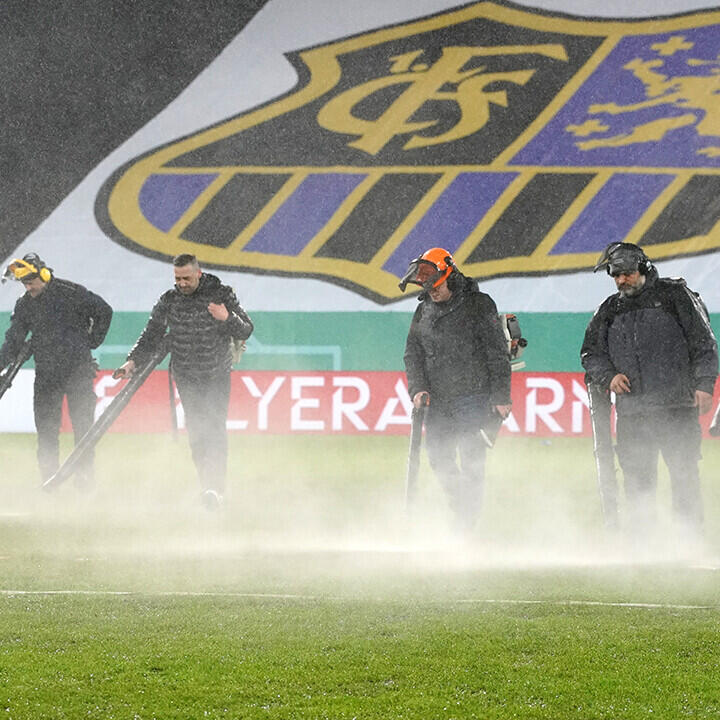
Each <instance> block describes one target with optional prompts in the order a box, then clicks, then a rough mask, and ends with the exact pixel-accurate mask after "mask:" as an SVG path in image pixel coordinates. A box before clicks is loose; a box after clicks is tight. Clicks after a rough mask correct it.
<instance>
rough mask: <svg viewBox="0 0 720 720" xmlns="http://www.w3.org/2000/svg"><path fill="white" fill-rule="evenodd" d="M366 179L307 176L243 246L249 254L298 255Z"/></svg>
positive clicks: (334, 175) (327, 175)
mask: <svg viewBox="0 0 720 720" xmlns="http://www.w3.org/2000/svg"><path fill="white" fill-rule="evenodd" d="M365 177H366V175H360V174H352V175H350V174H346V173H318V174H317V175H309V176H308V177H306V178H305V180H303V181H302V182H301V183H300V185H299V186H298V188H297V189H296V190H295V192H294V193H293V194H292V195H291V196H290V197H289V198H288V199H287V200H286V201H285V202H284V203H283V204H282V205H281V206H280V207H279V208H278V209H277V211H276V212H275V214H274V215H273V216H272V217H271V218H270V219H269V220H268V221H267V222H266V223H265V225H263V227H262V228H260V230H258V232H257V233H256V234H255V235H254V237H253V238H252V239H251V240H250V242H249V243H248V244H247V245H246V246H245V250H247V251H250V252H262V253H270V254H273V255H298V254H299V253H300V252H301V251H302V250H303V249H304V248H305V246H306V245H307V244H308V243H309V242H310V241H311V240H312V239H313V238H314V237H315V235H317V233H319V232H320V231H321V230H322V229H323V227H325V225H326V223H327V222H328V220H330V218H331V217H332V216H333V215H334V213H335V212H336V211H337V209H338V208H339V207H340V205H341V204H342V203H343V201H344V200H345V199H346V198H347V196H348V195H349V194H350V193H351V192H352V191H353V190H354V189H355V188H356V187H357V186H358V185H359V184H360V183H361V182H362V181H363V180H364V179H365Z"/></svg>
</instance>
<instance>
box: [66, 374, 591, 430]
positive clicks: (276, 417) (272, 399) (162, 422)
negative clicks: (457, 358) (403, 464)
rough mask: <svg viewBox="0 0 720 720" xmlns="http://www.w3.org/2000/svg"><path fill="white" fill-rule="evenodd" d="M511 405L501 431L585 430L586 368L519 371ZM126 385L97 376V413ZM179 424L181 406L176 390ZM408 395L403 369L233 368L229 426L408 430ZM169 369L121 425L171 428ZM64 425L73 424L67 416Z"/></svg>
mask: <svg viewBox="0 0 720 720" xmlns="http://www.w3.org/2000/svg"><path fill="white" fill-rule="evenodd" d="M512 380H513V386H512V397H513V412H512V415H511V416H510V418H508V420H507V421H506V423H505V425H504V427H503V429H502V433H503V434H506V435H507V434H510V435H532V436H538V437H552V436H576V437H577V436H587V435H590V432H591V430H590V417H589V413H588V409H587V406H588V403H587V394H586V391H585V385H584V383H583V376H582V373H524V372H519V373H513V376H512ZM121 387H122V385H121V383H120V381H116V380H113V378H112V376H111V375H110V373H109V372H102V373H100V374H99V375H98V379H97V381H96V384H95V392H96V394H97V396H98V405H97V410H96V416H99V414H100V413H101V412H102V411H103V410H104V408H105V407H107V405H108V404H109V403H110V401H111V400H112V398H113V396H114V395H115V394H116V393H117V392H118V391H119V390H120V388H121ZM174 402H175V406H176V412H177V416H178V421H179V427H181V428H182V427H183V426H184V417H183V409H182V405H181V404H180V400H179V398H178V397H177V393H175V400H174ZM410 409H411V404H410V397H409V396H408V393H407V385H406V383H405V375H404V374H403V373H402V372H278V371H255V372H234V373H233V374H232V391H231V398H230V409H229V412H228V430H230V431H239V432H248V433H273V434H284V433H338V434H362V433H368V434H385V433H389V434H400V435H402V434H407V432H408V430H409V427H410ZM170 422H171V421H170V405H169V391H168V378H167V372H165V371H160V370H158V371H155V372H154V373H152V375H151V376H150V377H149V378H148V380H147V381H146V382H145V384H144V385H143V386H142V387H141V388H140V390H138V392H137V393H136V395H135V396H134V397H133V399H132V400H131V401H130V403H129V405H128V406H127V407H126V408H125V410H124V411H123V412H122V413H121V415H120V416H119V417H118V419H117V420H116V421H115V423H114V424H113V426H112V428H111V430H112V431H115V432H166V431H168V430H169V429H170ZM64 428H65V429H68V428H69V425H68V422H67V418H65V419H64Z"/></svg>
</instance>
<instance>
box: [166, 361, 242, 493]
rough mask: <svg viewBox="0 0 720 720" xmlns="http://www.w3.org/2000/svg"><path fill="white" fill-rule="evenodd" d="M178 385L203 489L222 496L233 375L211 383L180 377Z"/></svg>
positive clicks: (227, 374) (177, 379) (216, 378)
mask: <svg viewBox="0 0 720 720" xmlns="http://www.w3.org/2000/svg"><path fill="white" fill-rule="evenodd" d="M175 383H176V385H177V389H178V393H179V395H180V400H181V401H182V404H183V409H184V411H185V427H186V428H187V432H188V439H189V441H190V449H191V450H192V457H193V462H194V463H195V467H196V469H197V473H198V479H199V480H200V486H201V487H202V489H203V490H215V491H217V492H218V493H221V494H222V493H224V492H225V475H226V473H227V412H228V404H229V402H230V373H222V374H221V375H220V376H218V377H214V378H211V379H209V380H193V379H188V378H182V377H179V376H178V377H176V378H175Z"/></svg>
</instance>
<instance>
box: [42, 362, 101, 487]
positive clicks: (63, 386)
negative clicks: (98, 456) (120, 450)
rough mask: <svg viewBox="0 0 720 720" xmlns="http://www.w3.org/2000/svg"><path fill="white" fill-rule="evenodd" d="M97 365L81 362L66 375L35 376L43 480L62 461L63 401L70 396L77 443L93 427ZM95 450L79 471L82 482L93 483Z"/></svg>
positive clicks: (77, 478) (69, 409) (85, 458)
mask: <svg viewBox="0 0 720 720" xmlns="http://www.w3.org/2000/svg"><path fill="white" fill-rule="evenodd" d="M94 378H95V366H94V365H91V364H87V365H80V366H78V367H75V368H73V370H72V371H71V372H70V373H67V374H65V376H64V377H63V375H62V374H61V373H58V374H57V375H48V376H46V375H45V374H44V373H43V374H42V375H36V376H35V391H34V399H33V408H34V413H35V427H36V429H37V442H38V445H37V458H38V463H39V465H40V475H41V476H42V479H43V481H45V480H47V479H48V478H49V477H51V476H52V475H54V474H55V472H56V471H57V469H58V466H59V461H60V441H59V433H60V421H61V418H62V402H63V398H64V397H66V396H67V404H68V411H69V413H70V422H71V423H72V428H73V433H74V436H75V444H76V445H77V443H78V441H79V440H80V438H82V436H83V435H84V434H85V433H86V432H87V431H88V430H89V429H90V427H91V426H92V424H93V420H94V414H95V404H96V402H97V398H96V396H95V391H94V389H93V380H94ZM94 455H95V454H94V452H93V451H92V450H90V451H89V452H88V453H87V454H86V455H85V457H84V458H83V460H82V463H81V465H80V467H79V468H78V471H77V474H76V482H77V483H78V484H80V485H82V484H91V483H92V472H93V460H94Z"/></svg>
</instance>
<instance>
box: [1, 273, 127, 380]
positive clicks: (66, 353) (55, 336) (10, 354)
mask: <svg viewBox="0 0 720 720" xmlns="http://www.w3.org/2000/svg"><path fill="white" fill-rule="evenodd" d="M112 314H113V311H112V308H111V307H110V305H108V304H107V303H106V302H105V301H104V300H103V299H102V298H101V297H100V296H99V295H96V294H95V293H93V292H90V290H87V289H86V288H84V287H83V286H82V285H78V284H76V283H73V282H70V281H69V280H62V279H60V278H55V277H53V278H52V279H51V280H50V281H49V282H48V283H47V285H46V286H45V288H44V290H43V291H42V292H41V293H40V294H39V295H38V296H37V297H32V296H31V295H30V293H29V292H26V293H25V294H24V295H22V296H21V297H20V298H19V299H18V301H17V302H16V303H15V309H14V311H13V314H12V317H11V319H10V327H9V328H8V331H7V333H6V334H5V342H4V344H3V346H2V348H1V349H0V367H4V366H5V365H7V364H9V363H10V362H12V361H13V360H14V359H15V357H16V356H17V354H18V352H19V351H20V348H21V347H22V344H23V342H24V341H25V338H26V337H27V334H28V333H32V340H31V348H32V351H33V355H34V357H35V376H36V378H37V380H38V381H40V382H48V383H51V384H52V383H53V382H54V381H58V382H59V381H62V380H63V379H64V378H65V377H67V375H68V374H69V373H70V372H71V371H72V370H73V369H74V368H76V367H78V366H81V365H88V366H89V365H90V364H91V363H92V355H91V353H90V351H91V350H92V349H94V348H96V347H98V346H99V345H100V344H101V343H102V341H103V340H104V339H105V335H106V334H107V331H108V328H109V327H110V321H111V319H112Z"/></svg>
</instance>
